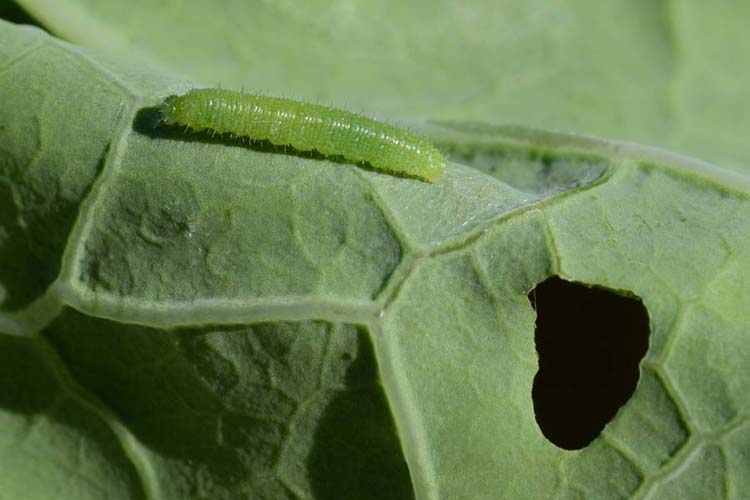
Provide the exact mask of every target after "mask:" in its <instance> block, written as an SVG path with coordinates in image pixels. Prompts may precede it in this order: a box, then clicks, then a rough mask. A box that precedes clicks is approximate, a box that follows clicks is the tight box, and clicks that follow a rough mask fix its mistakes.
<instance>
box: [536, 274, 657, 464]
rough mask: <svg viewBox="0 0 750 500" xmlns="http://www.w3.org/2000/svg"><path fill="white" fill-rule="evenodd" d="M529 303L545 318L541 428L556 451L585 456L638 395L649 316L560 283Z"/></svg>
mask: <svg viewBox="0 0 750 500" xmlns="http://www.w3.org/2000/svg"><path fill="white" fill-rule="evenodd" d="M529 299H530V300H531V302H532V305H533V306H534V309H536V313H537V322H536V334H535V339H536V349H537V353H538V354H539V371H538V372H537V374H536V377H534V386H533V388H532V391H531V396H532V399H533V401H534V412H535V413H536V421H537V423H538V424H539V427H540V429H541V430H542V433H543V434H544V435H545V437H546V438H547V439H549V440H550V441H551V442H552V443H553V444H555V445H556V446H559V447H560V448H564V449H567V450H577V449H580V448H584V447H585V446H587V445H588V444H589V443H591V441H593V440H594V438H596V437H597V436H598V435H599V433H600V432H601V431H602V429H604V426H605V425H606V424H607V423H608V422H609V421H610V420H612V418H613V417H614V416H615V414H616V413H617V410H618V409H619V408H620V407H621V406H622V405H623V404H625V402H626V401H627V400H628V399H629V398H630V396H631V395H632V394H633V391H634V390H635V387H636V384H637V383H638V377H639V369H638V365H639V363H640V361H641V359H643V356H645V354H646V351H647V349H648V337H649V333H650V331H649V317H648V312H647V310H646V308H645V306H644V305H643V302H642V301H641V300H640V299H639V298H636V297H627V296H624V295H622V294H621V293H619V294H618V293H615V292H613V291H609V290H605V289H602V288H591V287H587V286H584V285H581V284H577V283H571V282H569V281H564V280H562V279H560V278H559V277H557V276H553V277H551V278H549V279H547V280H546V281H544V282H542V283H540V284H539V285H538V286H537V287H536V288H535V289H534V290H532V291H531V293H529Z"/></svg>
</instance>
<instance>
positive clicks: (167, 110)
mask: <svg viewBox="0 0 750 500" xmlns="http://www.w3.org/2000/svg"><path fill="white" fill-rule="evenodd" d="M177 99H178V96H176V95H171V96H169V97H167V98H166V99H164V103H163V104H162V105H161V108H160V109H159V111H160V112H161V121H162V123H166V124H173V123H175V120H174V115H175V112H176V111H177Z"/></svg>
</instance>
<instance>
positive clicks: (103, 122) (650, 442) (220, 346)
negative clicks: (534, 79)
mask: <svg viewBox="0 0 750 500" xmlns="http://www.w3.org/2000/svg"><path fill="white" fill-rule="evenodd" d="M282 5H283V4H282ZM158 20H159V18H158V17H156V18H155V19H146V21H148V22H157V21H158ZM259 22H260V21H259ZM260 24H261V25H262V22H260ZM324 71H325V67H324V66H323V67H322V68H321V72H324ZM191 85H192V84H191V83H189V82H183V81H178V80H175V79H172V78H170V77H167V76H164V75H160V74H156V73H151V72H148V71H146V70H144V69H143V68H142V67H141V66H140V65H127V64H125V63H122V62H113V61H112V60H109V59H105V58H102V57H100V56H98V55H96V54H95V53H93V52H88V51H85V50H82V49H79V48H76V47H73V46H69V45H67V44H65V43H62V42H59V41H56V40H55V39H53V38H50V37H48V36H47V35H45V34H44V33H43V32H42V31H40V30H37V29H34V28H25V27H18V26H14V25H11V24H8V23H5V22H0V103H2V106H0V204H1V205H0V332H2V333H0V498H2V499H6V498H7V499H20V498H23V499H29V500H34V499H52V498H54V499H71V500H73V499H75V500H80V499H103V498H112V499H152V500H166V499H175V500H177V499H180V500H183V499H188V500H189V499H211V500H216V499H284V498H289V499H312V498H315V499H389V500H391V499H410V498H415V497H416V498H419V499H425V500H435V499H447V500H453V499H471V500H481V499H488V500H490V499H491V500H495V499H512V500H522V499H530V500H532V499H533V500H538V499H546V498H554V499H592V500H593V499H602V498H607V499H617V498H659V499H662V498H675V499H696V500H699V499H700V500H703V499H706V498H726V499H737V500H739V499H742V498H747V492H748V491H750V480H749V479H748V478H749V477H750V476H749V475H748V474H747V471H748V470H750V370H748V363H749V361H750V315H748V311H750V292H748V287H747V283H748V282H750V194H749V193H750V179H748V178H747V177H746V176H744V175H743V174H737V173H732V172H730V171H725V170H721V169H719V168H716V167H713V166H711V165H708V164H704V163H700V162H697V161H694V160H690V159H686V158H681V157H677V156H673V155H670V154H666V153H661V152H658V151H651V150H648V149H645V148H641V147H638V146H633V145H628V144H623V143H614V142H607V141H603V140H598V139H588V138H581V137H572V136H565V135H558V134H549V133H543V132H536V131H530V130H524V129H516V128H500V127H489V126H483V125H466V124H455V123H447V122H445V123H437V122H436V123H429V124H421V125H420V126H419V128H420V130H421V131H422V132H423V133H424V134H426V135H427V136H429V137H431V138H432V140H434V141H435V143H436V144H438V145H439V146H440V147H441V148H443V149H444V150H445V151H446V152H448V153H449V155H450V158H451V160H452V162H451V163H450V165H449V166H448V169H447V172H446V173H445V174H444V175H442V176H441V177H439V178H438V179H437V181H436V182H435V183H434V184H430V183H425V182H420V181H418V180H411V179H401V178H397V177H392V176H389V175H384V174H380V173H377V172H373V171H368V170H364V169H360V168H358V167H355V166H352V165H348V164H344V163H335V162H330V161H325V160H323V159H317V158H308V157H303V156H298V155H294V154H291V152H287V153H288V154H284V153H283V152H279V151H268V150H263V149H262V148H261V149H259V148H253V147H246V146H243V145H237V144H228V143H226V142H223V141H221V140H218V139H215V140H212V139H208V138H201V137H197V136H194V135H188V134H183V133H181V132H180V131H166V130H164V129H162V128H158V127H155V116H154V111H153V107H154V106H156V105H158V104H159V103H160V102H161V100H162V99H163V98H164V96H166V95H168V94H170V93H173V92H179V91H182V90H185V89H187V88H189V87H190V86H191ZM529 109H530V111H532V112H533V109H531V108H529ZM490 118H497V119H495V120H492V121H500V119H501V118H502V117H500V116H497V117H494V116H492V117H490ZM554 274H557V275H559V276H561V277H563V278H565V279H568V280H574V281H579V282H583V283H586V284H589V285H595V286H600V287H604V288H608V289H613V290H621V291H623V292H624V293H631V294H635V295H637V296H639V297H641V298H642V299H643V302H644V304H645V306H646V307H647V309H648V312H649V315H650V320H651V329H652V333H651V337H650V347H649V351H648V354H647V356H646V358H645V359H644V361H643V363H642V365H641V377H640V382H639V385H638V387H637V389H636V391H635V393H634V395H633V397H632V398H631V399H630V400H629V401H628V402H627V404H626V405H625V406H624V407H623V408H622V409H621V411H620V412H619V413H618V414H617V416H616V417H615V419H614V420H613V421H612V422H611V423H610V424H609V425H608V426H607V427H606V428H605V430H604V432H603V433H602V434H601V435H600V436H599V437H598V438H597V439H596V440H595V441H594V442H593V443H592V444H591V445H590V446H588V447H586V448H584V449H582V450H579V451H566V450H563V449H560V448H558V447H556V446H555V445H553V444H552V443H550V442H549V441H548V440H547V439H546V438H545V437H544V436H543V435H542V433H541V431H540V429H539V427H538V426H537V423H536V420H535V417H534V408H533V403H532V399H531V388H532V382H533V379H534V375H535V374H536V371H537V358H536V351H535V345H534V322H535V314H534V310H533V309H532V307H531V305H530V303H529V301H528V299H527V293H528V292H529V290H531V289H532V288H533V287H534V286H535V285H536V284H537V283H539V282H541V281H543V280H544V279H546V278H547V277H549V276H551V275H554Z"/></svg>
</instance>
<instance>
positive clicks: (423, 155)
mask: <svg viewBox="0 0 750 500" xmlns="http://www.w3.org/2000/svg"><path fill="white" fill-rule="evenodd" d="M161 116H162V121H163V122H164V123H166V124H170V125H182V126H185V127H188V128H190V129H192V130H195V131H204V130H207V131H211V132H215V133H219V134H230V135H231V136H233V137H240V138H248V139H251V140H265V141H268V142H270V143H271V144H274V145H277V146H291V147H292V148H294V149H296V150H298V151H317V152H319V153H321V154H323V155H326V156H335V157H341V158H343V159H345V160H346V161H347V162H351V163H355V164H356V163H367V164H369V165H370V166H371V167H373V168H375V169H377V170H382V171H384V172H388V173H391V174H396V175H404V176H409V177H416V178H419V179H422V180H425V181H430V182H431V181H433V180H434V179H435V178H436V177H437V176H438V175H439V174H440V173H441V172H442V171H443V170H444V169H445V163H446V161H445V157H444V156H443V155H442V154H441V153H440V151H438V150H437V148H435V146H433V145H432V144H430V143H428V142H427V141H425V140H422V139H420V138H418V137H415V136H414V135H412V134H410V133H408V132H406V131H404V130H402V129H400V128H397V127H394V126H392V125H388V124H386V123H382V122H379V121H376V120H372V119H370V118H366V117H364V116H361V115H357V114H354V113H350V112H348V111H344V110H341V109H335V108H329V107H326V106H321V105H318V104H310V103H306V102H301V101H294V100H291V99H283V98H279V97H268V96H261V95H252V94H244V93H242V92H236V91H233V90H222V89H196V90H191V91H189V92H188V93H187V94H184V95H181V96H175V95H173V96H169V97H167V98H166V100H165V101H164V104H162V106H161Z"/></svg>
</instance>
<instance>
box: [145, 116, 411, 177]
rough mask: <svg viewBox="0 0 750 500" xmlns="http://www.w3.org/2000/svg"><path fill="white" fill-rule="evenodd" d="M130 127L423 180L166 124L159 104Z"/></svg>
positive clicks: (155, 135) (316, 153) (167, 136)
mask: <svg viewBox="0 0 750 500" xmlns="http://www.w3.org/2000/svg"><path fill="white" fill-rule="evenodd" d="M133 130H135V131H136V132H138V133H140V134H143V135H147V136H149V137H153V138H159V139H167V140H173V141H183V142H200V143H204V144H221V145H223V146H235V147H236V146H239V147H244V148H246V149H252V150H253V151H258V152H261V153H273V154H282V155H288V156H296V157H298V158H306V159H309V160H325V161H329V162H332V163H339V164H342V165H355V166H357V167H359V168H362V169H364V170H369V171H371V172H379V173H386V174H388V175H390V176H393V177H400V178H403V179H412V180H418V181H420V182H425V181H424V180H422V179H420V178H419V177H415V176H412V175H408V174H405V173H403V172H384V171H383V170H379V169H376V168H374V167H373V166H372V165H370V164H369V163H367V162H361V161H359V162H358V161H352V160H349V159H347V158H345V157H344V156H341V155H325V154H323V153H321V152H319V151H316V150H310V151H301V150H298V149H295V148H293V147H292V146H279V145H277V144H272V143H271V142H270V141H267V140H252V139H248V138H247V137H244V136H237V135H234V134H218V133H216V132H211V131H208V130H202V131H194V130H190V129H189V128H187V127H184V126H182V125H167V124H165V123H163V122H162V121H161V112H160V111H159V108H158V107H150V108H142V109H140V110H139V111H138V113H136V115H135V119H134V120H133Z"/></svg>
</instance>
